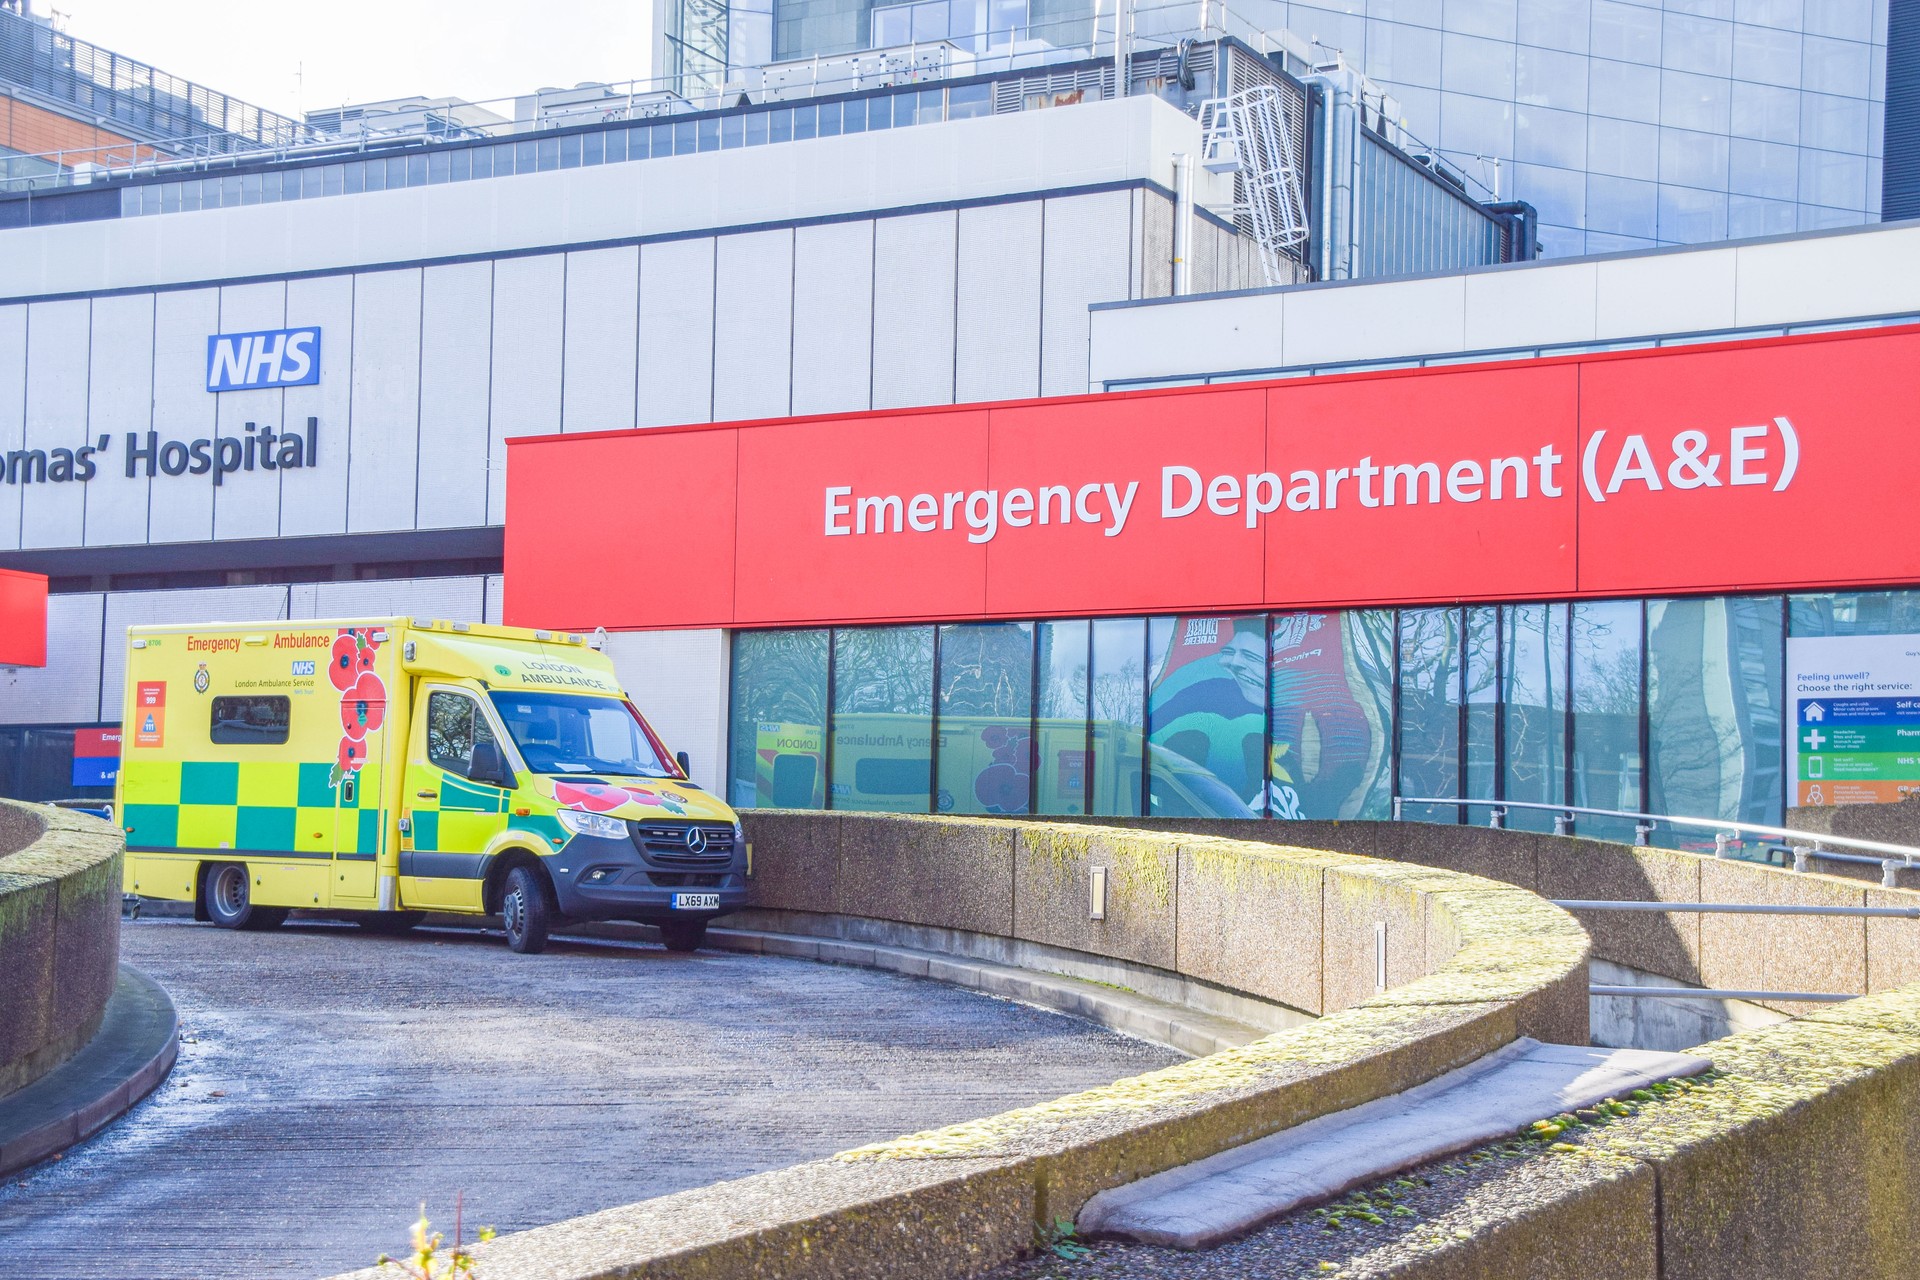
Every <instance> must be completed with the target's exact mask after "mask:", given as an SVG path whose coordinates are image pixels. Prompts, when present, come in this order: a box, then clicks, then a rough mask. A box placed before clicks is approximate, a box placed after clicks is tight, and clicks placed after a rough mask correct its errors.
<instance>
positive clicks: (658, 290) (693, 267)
mask: <svg viewBox="0 0 1920 1280" xmlns="http://www.w3.org/2000/svg"><path fill="white" fill-rule="evenodd" d="M712 416H713V240H712V238H710V237H708V238H702V239H697V240H667V241H663V242H661V243H658V244H649V245H642V246H641V248H640V401H639V407H638V411H637V414H636V422H637V424H638V425H639V426H643V427H664V426H670V425H673V424H675V423H681V422H706V421H709V420H710V419H711V418H712Z"/></svg>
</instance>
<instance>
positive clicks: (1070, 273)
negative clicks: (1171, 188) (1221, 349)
mask: <svg viewBox="0 0 1920 1280" xmlns="http://www.w3.org/2000/svg"><path fill="white" fill-rule="evenodd" d="M1046 216H1047V232H1046V249H1045V254H1046V256H1045V259H1044V262H1043V264H1042V269H1041V279H1042V282H1043V288H1044V290H1045V293H1044V301H1043V304H1042V313H1041V321H1040V394H1041V395H1047V396H1060V395H1077V394H1080V393H1083V392H1085V390H1086V388H1087V343H1088V339H1087V307H1088V306H1089V305H1090V304H1092V303H1095V302H1122V301H1125V300H1126V299H1127V298H1128V297H1129V296H1130V294H1129V292H1128V290H1129V288H1130V286H1131V283H1132V282H1131V280H1130V279H1129V276H1130V267H1131V264H1130V262H1129V254H1128V252H1127V242H1128V239H1129V236H1130V234H1131V231H1132V227H1133V209H1132V198H1131V195H1130V193H1128V192H1125V191H1107V192H1102V193H1100V194H1098V195H1090V196H1067V197H1063V198H1061V199H1058V200H1049V201H1047V215H1046Z"/></svg>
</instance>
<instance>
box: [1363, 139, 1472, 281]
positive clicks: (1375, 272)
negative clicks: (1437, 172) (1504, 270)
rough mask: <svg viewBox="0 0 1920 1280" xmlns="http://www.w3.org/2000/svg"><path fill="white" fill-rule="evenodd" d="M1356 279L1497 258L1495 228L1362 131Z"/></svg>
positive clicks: (1453, 268) (1456, 266) (1460, 197)
mask: <svg viewBox="0 0 1920 1280" xmlns="http://www.w3.org/2000/svg"><path fill="white" fill-rule="evenodd" d="M1355 158H1356V160H1357V164H1356V166H1355V170H1356V171H1355V177H1354V230H1355V236H1356V238H1357V240H1358V243H1359V253H1358V256H1357V258H1356V260H1355V262H1354V276H1355V278H1356V279H1371V278H1375V277H1379V276H1389V275H1408V274H1412V273H1416V272H1423V271H1456V270H1459V269H1460V268H1462V267H1475V266H1483V265H1486V264H1489V263H1494V262H1498V261H1499V260H1500V228H1499V225H1498V224H1497V223H1495V222H1494V221H1493V220H1492V219H1491V218H1489V217H1488V216H1487V215H1486V214H1485V213H1483V212H1481V210H1480V207H1479V206H1478V205H1477V204H1475V203H1474V202H1473V201H1471V200H1469V199H1467V198H1466V197H1465V196H1463V195H1457V194H1455V193H1454V191H1453V190H1452V189H1451V188H1450V187H1446V186H1443V185H1442V184H1441V183H1439V182H1436V181H1434V180H1433V179H1432V178H1430V177H1428V176H1427V175H1426V174H1425V173H1423V172H1421V171H1420V170H1419V169H1418V168H1417V167H1416V166H1414V165H1413V164H1411V163H1410V162H1408V161H1407V160H1405V159H1403V158H1402V157H1401V156H1400V155H1399V154H1398V153H1396V152H1394V151H1393V150H1391V149H1390V148H1388V147H1387V145H1386V144H1385V143H1383V142H1381V141H1379V140H1378V139H1377V138H1375V137H1374V136H1373V135H1372V134H1370V133H1368V132H1366V131H1365V130H1361V131H1360V146H1359V148H1358V150H1357V151H1356V153H1355Z"/></svg>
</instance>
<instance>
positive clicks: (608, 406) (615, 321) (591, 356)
mask: <svg viewBox="0 0 1920 1280" xmlns="http://www.w3.org/2000/svg"><path fill="white" fill-rule="evenodd" d="M639 307H640V249H639V246H638V245H626V246H624V247H621V248H615V249H588V250H584V251H582V252H580V253H570V254H568V255H567V340H566V379H565V391H564V396H563V405H564V412H563V414H562V419H561V423H560V429H561V430H562V431H617V430H624V429H625V428H627V427H631V426H632V425H633V409H634V404H633V401H634V385H633V384H634V362H635V360H636V359H637V358H638V353H637V346H638V325H639V322H640V316H639Z"/></svg>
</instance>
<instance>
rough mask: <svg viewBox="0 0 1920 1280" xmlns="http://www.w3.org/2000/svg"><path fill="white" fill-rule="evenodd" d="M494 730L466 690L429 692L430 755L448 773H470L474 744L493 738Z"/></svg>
mask: <svg viewBox="0 0 1920 1280" xmlns="http://www.w3.org/2000/svg"><path fill="white" fill-rule="evenodd" d="M493 740H494V738H493V730H492V729H491V728H489V727H488V725H487V721H486V719H485V717H483V716H481V715H480V713H479V708H478V707H476V706H475V705H474V701H473V699H472V698H469V697H467V696H466V695H465V694H463V693H433V694H429V695H428V696H427V759H429V760H431V761H432V762H433V763H434V764H436V765H439V766H440V767H441V768H442V769H445V770H446V771H447V772H449V773H457V774H459V775H460V776H461V777H463V778H466V777H471V776H472V769H473V744H474V743H475V742H492V741H493Z"/></svg>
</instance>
